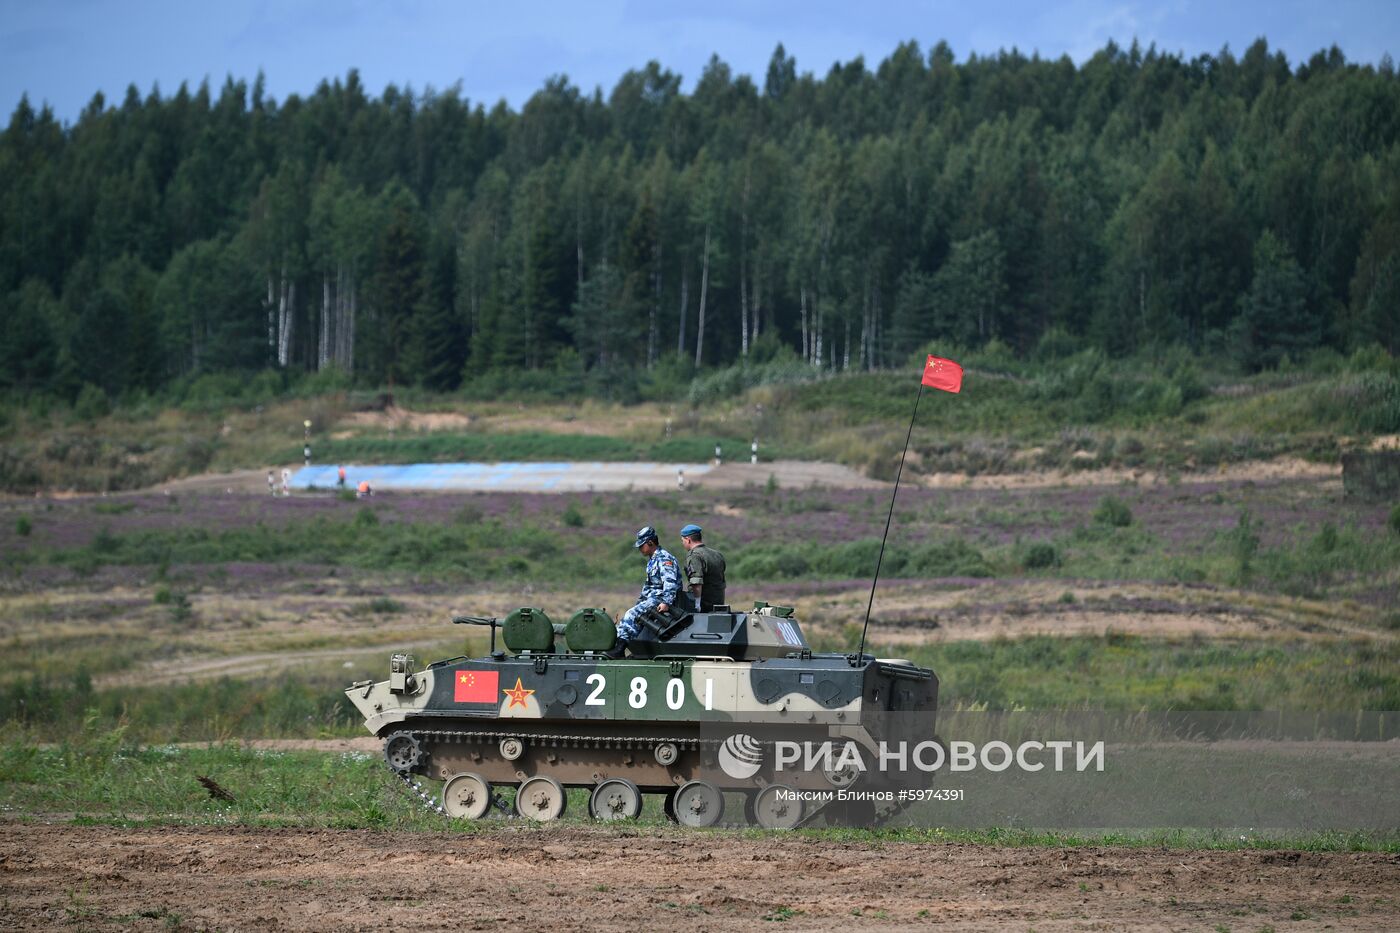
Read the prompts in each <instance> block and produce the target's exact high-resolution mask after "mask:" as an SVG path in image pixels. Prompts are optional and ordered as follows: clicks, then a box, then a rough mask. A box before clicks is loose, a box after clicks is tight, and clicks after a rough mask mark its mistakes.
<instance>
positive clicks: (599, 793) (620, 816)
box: [588, 778, 642, 821]
mask: <svg viewBox="0 0 1400 933" xmlns="http://www.w3.org/2000/svg"><path fill="white" fill-rule="evenodd" d="M588 812H589V813H590V814H591V815H592V816H593V818H594V819H595V820H604V821H612V820H635V819H636V818H637V817H638V816H639V815H641V812H642V792H641V791H640V790H638V789H637V785H636V784H633V783H632V782H631V781H629V780H627V779H626V778H608V779H607V780H606V781H602V782H600V783H599V784H598V786H597V787H595V788H593V796H592V797H590V798H589V799H588Z"/></svg>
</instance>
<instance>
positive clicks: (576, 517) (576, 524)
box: [561, 501, 584, 528]
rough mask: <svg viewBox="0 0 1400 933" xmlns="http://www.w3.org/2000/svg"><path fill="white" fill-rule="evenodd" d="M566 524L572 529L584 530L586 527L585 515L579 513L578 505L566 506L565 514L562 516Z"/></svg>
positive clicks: (574, 503)
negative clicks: (584, 526)
mask: <svg viewBox="0 0 1400 933" xmlns="http://www.w3.org/2000/svg"><path fill="white" fill-rule="evenodd" d="M561 518H562V519H563V522H564V524H566V525H568V526H569V527H570V528H582V527H583V525H584V520H583V513H582V512H580V511H579V508H578V503H576V502H572V501H571V502H569V504H568V505H566V506H564V514H563V515H562V516H561Z"/></svg>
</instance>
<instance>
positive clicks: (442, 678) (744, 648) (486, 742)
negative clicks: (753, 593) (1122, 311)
mask: <svg viewBox="0 0 1400 933" xmlns="http://www.w3.org/2000/svg"><path fill="white" fill-rule="evenodd" d="M453 621H454V622H457V623H466V624H476V625H485V626H489V627H490V629H491V651H490V653H489V654H488V655H487V656H485V657H476V658H470V657H457V658H451V659H449V660H445V661H437V662H435V663H432V664H430V665H428V666H427V667H426V668H425V669H423V670H415V665H414V661H413V659H412V658H411V657H409V656H407V655H403V654H396V655H394V656H393V658H392V659H391V662H390V675H389V679H388V680H385V681H380V682H378V683H376V682H373V681H362V682H359V683H356V684H354V685H352V686H351V687H350V688H349V689H348V690H347V691H346V695H347V696H348V697H349V698H350V700H351V702H352V703H354V705H355V706H356V708H357V709H359V711H360V712H361V713H362V714H363V715H364V717H365V726H366V727H367V728H368V729H369V731H370V732H371V733H372V734H374V735H376V736H379V737H380V738H382V739H383V740H384V755H385V758H386V760H387V762H388V764H389V766H390V767H391V768H392V769H393V770H394V772H395V773H396V774H398V775H399V776H400V777H401V778H403V779H404V780H405V781H407V782H408V783H410V784H412V785H413V786H415V787H418V788H419V789H420V793H421V788H422V786H423V785H422V784H421V783H418V782H416V781H414V777H415V776H418V777H424V778H430V779H433V780H440V781H443V782H444V784H443V789H442V796H441V807H442V809H443V810H444V811H445V812H446V813H447V814H448V815H449V816H452V817H457V818H465V819H481V818H483V817H485V816H487V815H489V814H491V813H492V812H506V813H509V812H511V810H512V808H511V807H510V806H509V805H508V804H507V803H506V801H505V797H504V796H503V795H502V794H501V793H499V792H500V791H502V790H506V789H512V788H513V789H514V790H515V801H514V807H513V811H514V812H515V813H516V814H518V815H520V816H523V817H526V818H529V819H533V820H538V821H547V820H553V819H557V818H558V817H560V816H561V815H563V813H564V811H565V808H566V806H567V803H568V794H567V792H566V789H567V788H571V787H580V788H586V789H588V790H590V791H591V794H590V798H589V811H590V815H591V816H593V817H594V818H596V819H600V820H614V819H631V818H636V817H637V816H638V815H639V814H640V813H641V811H642V804H643V795H644V794H663V795H665V799H664V807H665V812H666V814H667V815H668V816H669V817H671V818H672V819H674V820H676V821H678V822H680V823H683V824H685V825H689V826H712V825H715V824H717V823H719V822H720V821H721V820H723V819H724V813H725V803H726V801H725V797H726V795H729V796H730V798H731V808H732V810H731V813H732V815H737V811H738V809H739V808H738V807H737V806H734V804H733V801H734V798H735V796H736V795H737V794H740V793H742V794H743V801H744V802H743V815H744V819H745V822H748V823H752V824H757V825H759V826H764V827H769V828H781V827H790V826H796V825H799V824H805V823H808V822H810V821H812V820H814V819H816V818H817V817H818V816H819V815H822V816H823V818H824V820H825V821H826V822H849V823H854V824H864V825H868V824H870V823H872V822H878V821H879V820H880V819H882V818H886V817H888V816H889V815H892V813H893V812H896V811H897V810H898V809H899V808H900V805H899V802H898V801H899V797H900V796H901V795H899V794H898V793H897V792H898V791H899V790H901V789H903V788H902V787H900V786H897V785H899V784H900V783H901V782H907V779H906V778H892V777H890V776H888V775H887V774H884V773H883V772H879V771H877V770H875V769H862V768H858V767H853V766H852V761H851V760H850V759H849V758H847V757H844V756H842V757H837V756H833V755H827V756H825V757H822V756H815V757H809V758H807V760H805V761H793V760H788V761H784V762H782V763H781V764H780V762H779V761H778V760H777V755H776V754H775V750H776V749H777V748H778V739H779V737H781V738H783V739H786V740H787V747H792V744H793V740H800V741H801V742H802V743H807V744H811V745H813V746H816V745H818V744H819V743H826V744H827V745H830V744H831V743H840V744H841V746H842V747H844V746H847V745H852V744H853V745H855V746H858V747H859V748H861V749H864V750H865V752H864V754H865V760H870V756H871V755H873V754H874V753H875V748H876V746H877V744H878V743H881V742H885V743H899V742H908V743H911V744H912V743H919V742H926V741H928V740H931V739H932V738H933V735H934V717H935V711H936V709H937V702H938V679H937V677H936V676H935V675H934V673H933V671H931V670H928V669H925V668H920V667H917V666H915V665H913V664H911V663H909V662H907V661H903V660H890V659H876V658H874V657H872V656H870V655H866V654H860V655H856V654H851V655H846V654H822V653H814V652H813V651H812V650H811V649H810V647H809V646H808V643H807V640H806V637H805V636H804V634H803V631H802V626H801V624H800V623H799V621H798V619H797V618H796V617H795V613H794V612H793V610H792V609H789V608H785V607H778V606H769V605H767V604H765V603H757V604H756V605H755V607H754V609H753V610H751V611H747V612H738V611H732V610H731V609H730V608H729V607H727V606H720V607H716V609H715V611H712V612H704V613H701V612H690V613H676V614H673V615H669V616H663V615H655V614H653V615H652V616H650V617H648V618H646V619H644V620H643V622H644V625H643V632H642V634H641V636H640V637H639V638H636V639H633V640H632V641H630V642H629V643H628V646H627V647H628V651H629V652H630V654H631V656H630V657H625V658H614V657H610V656H609V653H610V652H613V646H614V639H615V629H614V624H613V620H612V619H611V618H610V617H609V616H608V615H607V613H606V612H604V611H603V610H600V609H584V610H581V611H579V612H577V613H575V614H574V616H573V617H572V619H571V620H570V621H569V623H568V624H567V625H555V624H554V623H553V622H552V621H551V620H550V619H549V617H548V616H547V615H546V614H545V613H544V612H543V611H541V610H539V609H528V608H527V609H517V610H515V611H514V612H512V613H510V614H509V615H508V616H506V617H505V618H504V619H502V620H498V619H485V618H472V617H458V618H456V619H454V620H453ZM498 629H499V630H500V632H501V635H502V636H503V640H504V643H505V650H499V649H498V648H497V647H496V641H497V630H498ZM614 653H615V652H614ZM788 757H789V759H791V758H792V757H793V756H788ZM804 757H805V756H804ZM784 765H785V766H784ZM926 783H927V780H925V784H926ZM861 791H865V792H863V793H862V792H861ZM838 792H839V793H838ZM877 800H888V801H892V803H891V804H889V805H885V804H882V803H878V802H876V801H877Z"/></svg>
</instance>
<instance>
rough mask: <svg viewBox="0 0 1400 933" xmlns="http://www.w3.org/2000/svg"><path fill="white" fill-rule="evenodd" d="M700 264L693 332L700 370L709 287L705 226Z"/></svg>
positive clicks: (706, 228)
mask: <svg viewBox="0 0 1400 933" xmlns="http://www.w3.org/2000/svg"><path fill="white" fill-rule="evenodd" d="M703 257H704V258H703V259H702V261H701V264H700V312H699V314H698V315H697V316H698V318H699V323H698V324H697V325H696V331H695V368H696V369H699V368H700V360H701V356H702V354H703V353H704V352H705V298H706V297H707V292H708V291H709V287H710V228H709V225H708V224H707V225H706V226H705V251H704V254H703Z"/></svg>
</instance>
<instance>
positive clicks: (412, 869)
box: [0, 824, 1400, 931]
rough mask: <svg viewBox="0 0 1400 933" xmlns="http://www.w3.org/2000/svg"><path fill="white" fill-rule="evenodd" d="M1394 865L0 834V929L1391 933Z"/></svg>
mask: <svg viewBox="0 0 1400 933" xmlns="http://www.w3.org/2000/svg"><path fill="white" fill-rule="evenodd" d="M1397 899H1400V856H1396V855H1394V854H1386V853H1365V852H1298V851H1257V850H1240V851H1223V852H1222V851H1186V850H1162V849H1139V848H1125V847H1102V846H1090V847H1083V848H1058V849H1051V848H1038V847H1025V848H1009V847H1008V848H1002V847H993V846H980V845H968V844H915V843H898V842H884V843H870V842H841V841H832V840H829V839H815V838H810V837H805V836H798V835H765V836H757V837H755V836H746V835H738V834H734V833H728V832H694V831H684V830H680V829H667V828H649V827H639V828H636V829H632V828H629V829H624V830H614V829H608V828H599V827H549V828H544V829H540V828H535V827H508V828H502V829H499V830H493V831H487V832H482V833H477V834H474V835H467V834H460V833H393V832H390V833H385V832H371V831H337V830H303V829H252V828H236V827H235V828H205V827H201V828H176V827H171V828H144V829H114V828H110V827H85V826H73V825H67V824H47V825H42V824H41V825H32V824H31V825H27V826H19V825H16V824H10V825H9V826H7V827H6V830H5V832H4V833H3V834H0V926H3V927H4V928H6V929H14V930H37V929H49V928H52V927H54V926H57V925H61V924H70V925H73V924H76V925H77V926H78V927H80V928H83V929H94V930H102V929H152V930H154V929H161V928H169V927H170V926H172V921H173V925H177V926H186V927H192V928H196V929H203V928H217V929H222V930H290V929H298V930H300V929H317V930H327V931H340V930H382V929H385V928H389V927H397V928H403V929H414V930H460V929H474V930H485V929H560V930H589V931H609V930H632V929H658V928H666V929H677V930H710V929H732V930H749V929H772V928H773V924H774V923H775V922H784V921H785V922H787V923H788V924H789V927H788V928H790V929H797V930H811V929H835V928H839V929H843V930H854V929H859V930H883V929H908V928H910V927H919V926H924V925H934V924H937V925H940V926H953V927H956V928H959V929H972V930H995V929H1002V928H1004V927H1006V926H1007V925H1009V924H1015V925H1016V926H1017V927H1020V928H1024V927H1026V926H1034V928H1035V929H1037V930H1068V929H1084V928H1111V929H1128V928H1132V929H1144V930H1158V929H1161V930H1166V929H1211V928H1213V927H1215V925H1217V924H1219V925H1220V926H1222V927H1232V928H1237V929H1250V930H1254V929H1259V928H1261V927H1265V926H1272V927H1274V928H1277V929H1282V928H1285V927H1286V928H1287V929H1290V930H1307V929H1320V928H1323V927H1324V926H1326V927H1329V928H1332V929H1346V930H1382V929H1388V928H1393V920H1394V916H1395V909H1396V901H1397Z"/></svg>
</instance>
